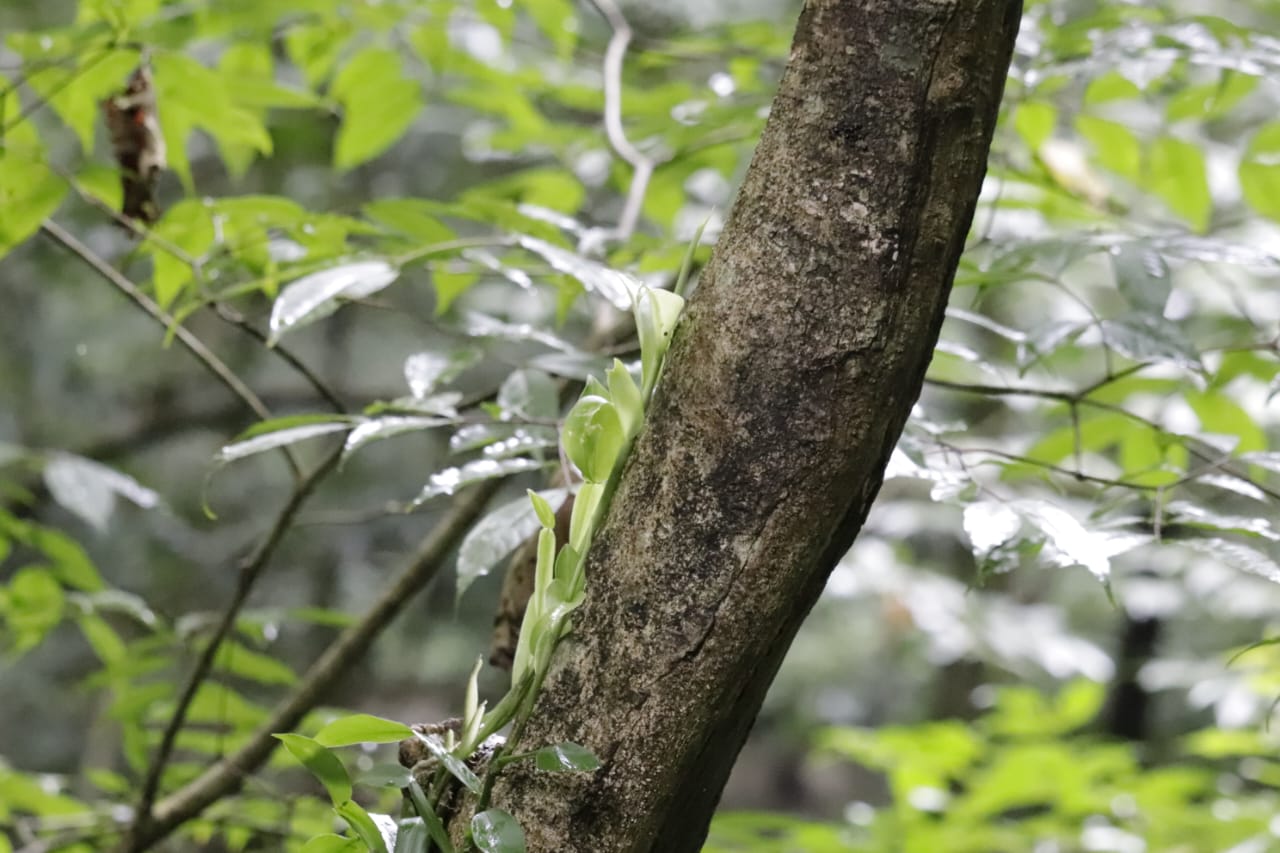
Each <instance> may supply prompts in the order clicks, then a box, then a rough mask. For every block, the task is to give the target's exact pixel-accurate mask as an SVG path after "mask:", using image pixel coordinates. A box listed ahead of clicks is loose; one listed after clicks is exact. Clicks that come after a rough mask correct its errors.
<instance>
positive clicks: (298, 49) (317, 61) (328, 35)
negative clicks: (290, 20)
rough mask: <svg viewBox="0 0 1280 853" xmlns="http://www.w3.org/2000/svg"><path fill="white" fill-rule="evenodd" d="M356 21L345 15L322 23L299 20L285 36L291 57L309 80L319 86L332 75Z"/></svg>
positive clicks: (313, 84) (286, 48) (286, 49)
mask: <svg viewBox="0 0 1280 853" xmlns="http://www.w3.org/2000/svg"><path fill="white" fill-rule="evenodd" d="M351 28H352V24H351V23H350V21H349V19H347V18H346V17H345V16H343V17H330V18H327V19H324V20H321V21H320V22H319V23H314V24H313V23H310V22H298V23H295V24H293V25H292V26H290V27H289V28H288V29H287V30H286V32H285V36H284V46H285V51H286V52H287V53H288V54H289V60H290V61H291V62H292V63H293V64H294V65H296V66H298V68H300V69H301V70H302V74H303V77H305V78H306V81H307V83H308V84H310V85H312V86H317V85H319V84H320V83H321V82H323V81H324V79H325V78H326V77H327V76H329V72H330V71H331V70H332V69H333V65H334V63H335V62H336V61H337V59H338V54H339V53H341V52H342V47H343V45H344V44H345V43H346V41H347V39H348V37H349V36H350V35H351Z"/></svg>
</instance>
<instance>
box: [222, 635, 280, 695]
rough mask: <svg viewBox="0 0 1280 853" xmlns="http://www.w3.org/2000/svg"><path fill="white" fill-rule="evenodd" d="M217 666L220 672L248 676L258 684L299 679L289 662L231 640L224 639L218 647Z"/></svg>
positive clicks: (241, 676) (242, 676)
mask: <svg viewBox="0 0 1280 853" xmlns="http://www.w3.org/2000/svg"><path fill="white" fill-rule="evenodd" d="M217 668H218V670H219V671H220V672H225V673H228V674H230V675H236V676H239V677H240V678H247V679H249V680H250V681H254V682H257V683H258V684H278V685H287V684H294V683H296V682H297V680H298V676H297V674H295V673H294V671H293V670H292V669H290V668H289V665H288V664H286V663H284V662H282V661H280V660H278V659H277V658H274V657H272V656H271V655H264V654H262V653H261V652H255V651H253V650H252V649H249V648H246V647H245V646H244V645H242V644H240V643H235V642H231V641H224V642H223V643H222V645H221V647H220V648H219V649H218V660H217Z"/></svg>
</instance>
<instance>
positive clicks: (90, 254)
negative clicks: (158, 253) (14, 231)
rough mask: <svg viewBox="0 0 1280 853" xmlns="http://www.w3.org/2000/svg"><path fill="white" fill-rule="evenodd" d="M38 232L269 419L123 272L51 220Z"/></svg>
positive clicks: (239, 382) (264, 409)
mask: <svg viewBox="0 0 1280 853" xmlns="http://www.w3.org/2000/svg"><path fill="white" fill-rule="evenodd" d="M40 230H41V231H43V232H44V233H45V234H46V235H48V236H49V237H50V238H51V239H52V240H53V241H54V242H56V243H58V244H59V245H60V246H62V247H63V248H65V249H67V250H68V251H70V252H71V253H72V254H74V255H75V256H76V257H78V258H79V259H80V260H82V261H84V263H85V264H87V265H88V266H89V267H90V268H91V269H92V270H93V271H94V272H96V273H97V274H98V275H100V276H102V277H103V278H104V279H106V280H107V281H108V282H109V283H111V284H112V285H114V286H115V288H116V289H117V290H119V291H120V292H121V293H123V294H124V295H125V296H127V297H129V299H130V300H132V302H133V303H134V304H135V305H137V306H138V307H139V308H141V309H142V310H143V311H144V312H146V313H147V314H148V315H149V316H151V317H152V318H153V319H155V320H156V322H158V323H160V325H162V326H164V327H165V328H166V329H169V330H172V332H173V336H174V337H175V338H177V340H178V342H179V343H180V344H182V345H183V346H184V347H186V349H187V351H188V352H190V353H191V354H192V355H193V356H195V358H196V360H197V361H199V362H200V364H202V365H203V366H204V367H205V369H206V370H208V371H209V372H210V373H212V374H213V375H214V377H215V378H216V379H217V380H218V381H219V382H221V383H222V384H223V385H225V386H226V387H227V389H228V390H229V391H231V393H232V394H234V395H236V396H237V397H239V398H240V400H241V401H243V402H244V404H245V405H246V406H247V407H248V408H249V409H250V411H252V412H253V413H254V414H255V415H257V416H258V417H259V418H260V419H262V420H270V419H271V416H272V415H271V410H270V409H268V408H267V407H266V405H265V404H264V403H263V402H262V400H260V399H259V398H258V395H257V394H255V393H253V389H251V388H250V387H249V386H248V385H246V384H245V383H244V382H243V381H242V380H241V379H240V377H239V376H236V374H235V372H234V371H233V370H232V369H231V368H230V367H228V366H227V364H226V362H224V361H223V360H222V359H220V358H218V356H217V355H216V354H215V353H214V352H213V351H212V350H211V349H209V348H208V347H207V346H205V345H204V342H203V341H201V340H200V339H199V338H198V337H196V336H195V335H194V334H193V333H192V332H191V330H190V329H188V328H187V327H186V326H183V325H181V324H180V323H178V322H177V321H176V320H175V319H174V318H173V316H172V315H171V314H169V312H167V311H165V310H164V309H163V308H161V307H160V306H159V304H157V303H156V301H155V300H153V299H152V298H151V297H149V296H147V295H146V294H145V293H143V292H142V289H141V288H139V287H138V286H137V285H136V284H134V283H133V282H132V281H131V280H130V279H128V278H127V277H126V276H125V275H124V274H123V273H121V272H119V271H117V270H116V269H115V268H114V267H112V266H111V265H110V264H108V263H107V262H106V261H104V260H103V259H102V258H100V257H99V256H98V255H97V253H95V252H94V251H93V250H92V249H90V248H89V247H88V246H86V245H85V244H84V243H82V242H80V240H78V239H77V238H76V237H75V235H73V234H72V233H71V232H69V231H67V230H66V229H65V228H63V227H62V226H61V225H59V224H58V223H56V222H54V221H53V220H52V219H46V220H45V221H44V223H43V224H42V225H41V226H40ZM285 458H286V459H287V460H288V462H289V467H290V468H291V469H292V471H293V472H294V475H295V477H296V476H300V474H301V470H300V469H299V467H298V463H297V460H296V459H294V457H293V455H292V454H291V453H286V455H285Z"/></svg>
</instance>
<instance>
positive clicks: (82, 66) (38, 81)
mask: <svg viewBox="0 0 1280 853" xmlns="http://www.w3.org/2000/svg"><path fill="white" fill-rule="evenodd" d="M137 64H138V54H137V53H136V52H134V51H132V50H120V49H115V48H109V49H98V50H94V51H92V52H89V51H86V52H85V53H84V54H83V55H82V56H81V57H79V62H78V63H71V64H66V65H63V64H58V65H53V66H51V67H46V68H43V69H41V70H39V71H36V72H35V73H34V74H31V75H30V76H28V77H27V81H26V82H27V85H28V86H30V87H31V89H32V91H34V92H35V93H36V94H38V95H39V96H40V97H41V98H42V99H43V100H44V101H45V102H46V103H48V104H49V106H50V107H51V108H52V109H53V111H54V112H55V113H56V114H57V116H58V118H60V119H62V121H63V122H64V123H65V124H66V125H67V127H69V128H70V129H71V130H72V131H73V132H74V133H75V135H76V138H77V139H78V140H79V141H80V148H81V150H82V151H84V152H86V153H92V151H93V135H94V129H95V127H96V126H97V120H98V110H99V107H98V105H99V103H100V102H101V101H102V100H103V99H105V98H106V97H108V96H109V95H112V94H115V92H116V91H117V90H118V89H119V88H120V82H121V81H122V80H124V79H125V78H127V77H128V76H129V74H130V73H131V72H132V71H133V69H134V68H135V67H136V66H137ZM33 65H35V64H34V63H33ZM35 67H37V68H39V65H35Z"/></svg>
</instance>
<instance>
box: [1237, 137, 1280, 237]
mask: <svg viewBox="0 0 1280 853" xmlns="http://www.w3.org/2000/svg"><path fill="white" fill-rule="evenodd" d="M1240 189H1241V190H1242V191H1243V192H1244V198H1245V201H1247V202H1249V204H1250V206H1252V207H1253V209H1254V210H1256V211H1258V212H1259V213H1261V214H1262V215H1263V216H1266V217H1267V218H1269V219H1274V220H1280V121H1277V122H1271V123H1270V124H1266V125H1264V126H1263V127H1261V128H1260V129H1259V130H1258V131H1257V133H1255V134H1254V135H1253V138H1252V139H1251V140H1249V146H1248V148H1247V149H1246V150H1245V154H1244V157H1243V158H1242V159H1241V160H1240Z"/></svg>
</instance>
